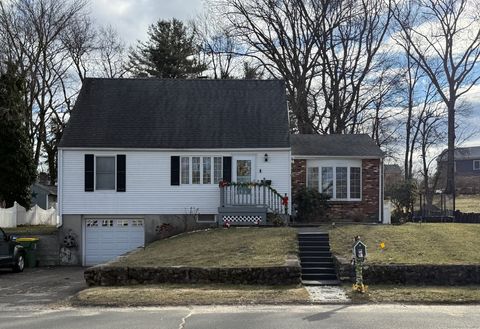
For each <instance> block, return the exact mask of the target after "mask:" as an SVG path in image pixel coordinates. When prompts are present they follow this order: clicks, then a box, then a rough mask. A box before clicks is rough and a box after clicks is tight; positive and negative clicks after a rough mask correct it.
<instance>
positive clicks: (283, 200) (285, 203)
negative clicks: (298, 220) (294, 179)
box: [282, 196, 288, 206]
mask: <svg viewBox="0 0 480 329" xmlns="http://www.w3.org/2000/svg"><path fill="white" fill-rule="evenodd" d="M282 205H284V206H287V205H288V196H284V197H283V198H282Z"/></svg>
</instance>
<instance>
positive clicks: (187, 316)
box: [178, 309, 193, 329]
mask: <svg viewBox="0 0 480 329" xmlns="http://www.w3.org/2000/svg"><path fill="white" fill-rule="evenodd" d="M192 315H193V310H192V309H190V312H189V313H188V314H187V315H185V316H184V317H183V318H182V322H181V323H180V325H179V326H178V329H185V324H186V323H187V319H188V318H189V317H191V316H192Z"/></svg>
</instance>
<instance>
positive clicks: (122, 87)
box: [60, 79, 290, 149]
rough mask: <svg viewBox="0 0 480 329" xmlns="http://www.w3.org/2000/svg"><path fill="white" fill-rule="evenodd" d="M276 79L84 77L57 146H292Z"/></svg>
mask: <svg viewBox="0 0 480 329" xmlns="http://www.w3.org/2000/svg"><path fill="white" fill-rule="evenodd" d="M289 146H290V141H289V131H288V112H287V103H286V98H285V87H284V83H283V81H280V80H162V79H86V80H85V81H84V83H83V86H82V89H81V91H80V94H79V96H78V99H77V102H76V104H75V109H74V111H73V112H72V115H71V117H70V121H69V122H68V124H67V127H66V128H65V132H64V135H63V138H62V140H61V142H60V147H87V148H88V147H90V148H97V147H98V148H108V147H111V148H193V149H194V148H204V149H211V148H283V147H289Z"/></svg>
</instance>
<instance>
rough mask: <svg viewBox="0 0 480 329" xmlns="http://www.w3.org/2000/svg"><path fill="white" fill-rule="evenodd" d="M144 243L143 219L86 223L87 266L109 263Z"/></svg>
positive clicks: (91, 220)
mask: <svg viewBox="0 0 480 329" xmlns="http://www.w3.org/2000/svg"><path fill="white" fill-rule="evenodd" d="M144 243H145V233H144V228H143V219H102V218H99V219H96V218H93V219H87V220H86V221H85V265H88V266H89V265H95V264H100V263H104V262H107V261H109V260H112V259H114V258H115V257H117V256H120V255H122V254H124V253H126V252H128V251H131V250H133V249H135V248H138V247H141V246H143V245H144Z"/></svg>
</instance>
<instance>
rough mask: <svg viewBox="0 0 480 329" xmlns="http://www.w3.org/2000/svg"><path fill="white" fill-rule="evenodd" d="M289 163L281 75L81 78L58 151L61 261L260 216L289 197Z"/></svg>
mask: <svg viewBox="0 0 480 329" xmlns="http://www.w3.org/2000/svg"><path fill="white" fill-rule="evenodd" d="M290 161H291V154H290V136H289V122H288V111H287V103H286V97H285V87H284V83H283V82H282V81H278V80H270V81H258V80H257V81H255V80H250V81H247V80H203V79H202V80H159V79H86V80H85V81H84V83H83V87H82V89H81V91H80V94H79V96H78V99H77V102H76V104H75V109H74V111H72V115H71V118H70V120H69V122H68V125H67V127H66V128H65V131H64V134H63V138H62V140H61V143H60V145H59V151H58V186H59V201H58V211H59V215H60V217H61V220H62V223H63V226H62V228H61V230H62V234H63V235H64V236H65V239H64V241H65V246H64V247H65V248H67V249H68V250H64V251H62V253H63V254H62V255H63V256H62V259H65V260H64V262H69V263H71V264H74V263H81V264H83V265H92V264H97V263H100V262H104V261H107V260H110V259H112V258H114V257H115V256H117V255H120V254H123V253H125V252H127V251H130V250H132V249H133V248H135V247H138V246H143V245H145V244H146V243H149V242H152V241H154V240H156V239H159V238H161V237H165V236H169V235H172V234H175V233H179V232H182V231H187V230H194V229H201V228H208V227H213V226H218V225H223V224H224V222H228V223H236V224H242V223H247V224H257V223H265V217H266V213H267V212H272V211H282V209H284V208H283V205H282V201H284V200H285V199H282V197H283V196H287V197H289V196H290V190H291V188H290V183H291V162H290ZM260 181H264V182H268V183H270V182H269V181H271V186H268V184H267V183H265V184H262V183H259V182H260ZM220 182H223V183H221V187H219V183H220ZM225 182H243V183H250V182H257V184H258V185H257V186H255V187H251V186H238V185H236V186H229V185H228V183H225ZM273 189H275V190H276V191H278V192H275V191H274V190H273ZM279 209H280V210H279ZM288 211H289V209H288V210H287V212H288ZM192 247H194V246H192Z"/></svg>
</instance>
